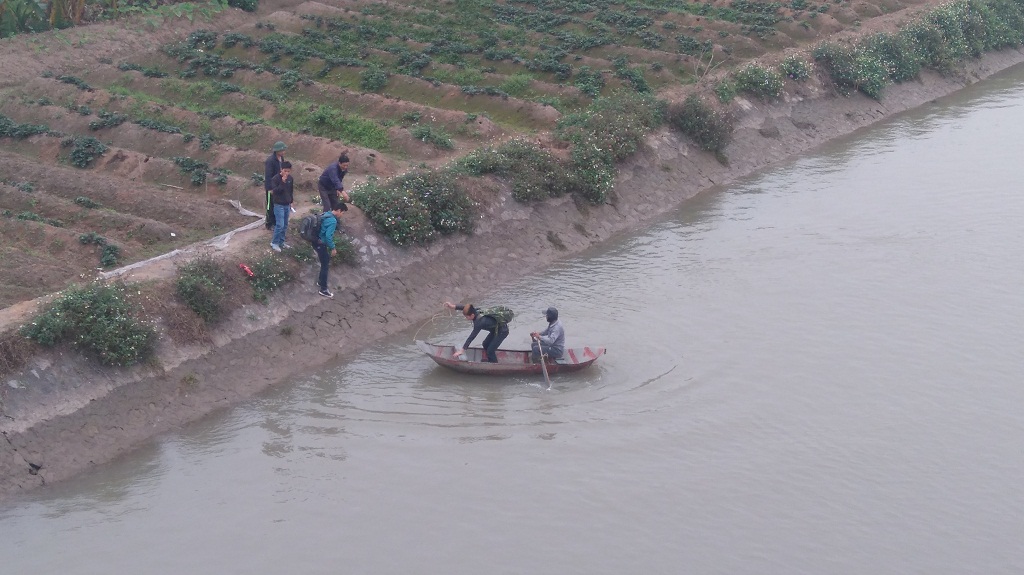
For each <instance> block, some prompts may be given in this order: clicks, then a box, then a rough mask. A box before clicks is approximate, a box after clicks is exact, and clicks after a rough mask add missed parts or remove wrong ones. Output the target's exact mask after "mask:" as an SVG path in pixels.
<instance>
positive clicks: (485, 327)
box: [444, 301, 508, 363]
mask: <svg viewBox="0 0 1024 575" xmlns="http://www.w3.org/2000/svg"><path fill="white" fill-rule="evenodd" d="M444 307H446V308H448V309H457V310H459V311H461V312H462V315H463V317H465V318H466V319H468V320H469V321H471V322H473V333H471V334H469V337H468V338H467V339H466V343H464V344H462V348H461V349H458V350H456V351H455V353H453V354H452V357H459V356H461V355H462V354H463V353H464V352H465V351H466V349H468V348H469V344H471V343H473V340H474V339H476V336H477V334H479V333H480V332H481V331H486V332H488V333H487V337H485V338H484V343H483V348H484V352H486V354H487V359H486V361H489V362H491V363H498V356H497V353H496V352H497V351H498V346H499V345H501V342H503V341H505V338H506V337H508V324H500V323H498V320H497V319H496V318H494V317H493V316H489V315H482V314H481V313H479V310H478V309H477V308H476V307H475V306H474V305H473V304H471V303H467V304H459V305H455V304H453V303H452V302H450V301H446V302H444Z"/></svg>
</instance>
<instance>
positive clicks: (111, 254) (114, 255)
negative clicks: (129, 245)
mask: <svg viewBox="0 0 1024 575" xmlns="http://www.w3.org/2000/svg"><path fill="white" fill-rule="evenodd" d="M120 261H121V248H119V247H117V246H115V245H114V244H110V243H108V244H107V245H105V246H103V249H101V250H100V265H101V266H103V267H105V268H111V267H114V266H116V265H117V264H118V263H119V262H120Z"/></svg>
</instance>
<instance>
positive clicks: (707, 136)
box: [669, 94, 733, 152]
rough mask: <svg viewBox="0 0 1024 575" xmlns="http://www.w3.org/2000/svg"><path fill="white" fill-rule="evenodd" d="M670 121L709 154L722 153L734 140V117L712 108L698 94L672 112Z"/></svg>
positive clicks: (691, 96)
mask: <svg viewBox="0 0 1024 575" xmlns="http://www.w3.org/2000/svg"><path fill="white" fill-rule="evenodd" d="M669 121H670V122H671V123H672V124H673V125H674V126H675V127H676V128H678V129H679V130H680V131H681V132H682V133H684V134H686V135H687V136H689V137H691V138H693V139H694V141H696V142H697V145H698V146H700V148H701V149H703V150H707V151H709V152H721V151H722V150H724V149H725V146H726V145H727V144H728V143H729V141H730V140H731V139H732V125H733V120H732V117H730V116H729V115H728V114H726V113H724V112H721V111H719V110H716V109H714V108H712V107H711V106H710V105H708V104H707V103H706V102H705V101H704V99H703V98H701V97H700V96H698V95H696V94H691V95H690V96H689V97H687V98H686V100H685V101H684V102H683V104H682V106H680V107H679V108H677V109H675V110H672V111H671V112H670V113H669Z"/></svg>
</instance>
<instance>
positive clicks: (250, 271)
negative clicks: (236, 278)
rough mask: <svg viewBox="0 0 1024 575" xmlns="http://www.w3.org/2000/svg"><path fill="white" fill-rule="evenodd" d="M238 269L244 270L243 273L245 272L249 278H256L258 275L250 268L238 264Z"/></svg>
mask: <svg viewBox="0 0 1024 575" xmlns="http://www.w3.org/2000/svg"><path fill="white" fill-rule="evenodd" d="M238 267H240V268H242V271H243V272H245V275H247V276H249V277H256V274H254V273H252V270H251V269H249V266H247V265H245V264H238Z"/></svg>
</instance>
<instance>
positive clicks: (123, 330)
mask: <svg viewBox="0 0 1024 575" xmlns="http://www.w3.org/2000/svg"><path fill="white" fill-rule="evenodd" d="M133 291H137V290H136V288H134V287H132V286H129V285H127V284H122V283H116V284H113V285H104V284H102V283H93V284H89V285H85V286H72V287H71V288H69V289H67V290H65V291H64V292H63V293H61V294H60V295H59V296H58V297H57V299H55V300H54V301H53V303H51V304H50V305H49V306H48V307H47V308H46V310H45V311H44V312H43V313H41V314H40V315H38V316H36V317H35V318H34V319H33V320H32V322H30V323H29V324H27V325H25V326H23V327H22V328H21V330H20V333H21V334H22V335H23V336H25V337H28V338H30V339H32V340H34V341H36V342H38V343H40V344H42V345H46V346H53V345H57V344H60V343H69V344H71V345H72V346H74V347H75V348H76V349H78V350H80V351H82V352H83V353H85V354H87V355H89V356H92V357H95V358H96V359H98V360H99V361H100V362H101V363H104V364H107V365H119V366H125V365H132V364H135V363H138V362H139V361H141V360H143V359H145V358H146V357H148V356H149V355H151V354H152V352H153V347H154V344H155V342H156V332H155V331H154V330H153V327H152V326H150V325H148V324H147V323H145V322H143V321H141V320H140V319H139V310H138V308H137V307H136V306H135V305H133V304H132V303H131V301H130V299H129V294H130V293H131V292H133Z"/></svg>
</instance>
